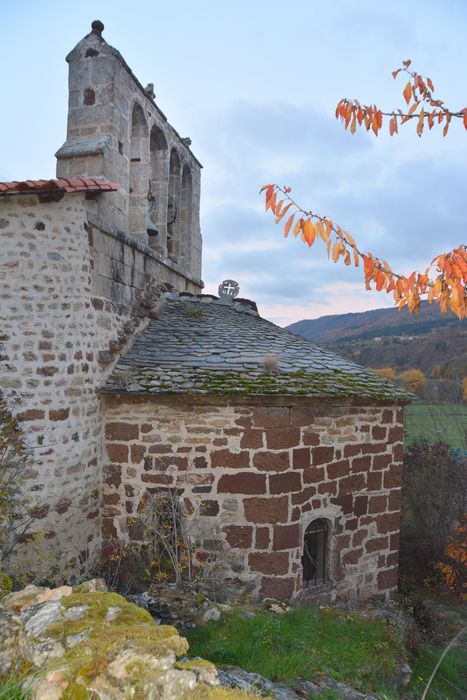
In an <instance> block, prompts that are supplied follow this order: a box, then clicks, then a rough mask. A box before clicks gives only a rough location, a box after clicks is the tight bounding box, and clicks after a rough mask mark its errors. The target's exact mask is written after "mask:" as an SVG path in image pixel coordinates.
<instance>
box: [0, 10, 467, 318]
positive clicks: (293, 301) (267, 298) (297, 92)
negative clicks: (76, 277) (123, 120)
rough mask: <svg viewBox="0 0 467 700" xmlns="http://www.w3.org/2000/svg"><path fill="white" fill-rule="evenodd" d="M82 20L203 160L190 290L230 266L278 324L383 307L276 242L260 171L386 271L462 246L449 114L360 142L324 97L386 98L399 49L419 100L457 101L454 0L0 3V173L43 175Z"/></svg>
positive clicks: (213, 289)
mask: <svg viewBox="0 0 467 700" xmlns="http://www.w3.org/2000/svg"><path fill="white" fill-rule="evenodd" d="M94 19H100V20H101V21H102V22H103V23H104V25H105V30H104V32H103V36H104V38H105V39H106V41H107V42H108V43H109V44H111V45H112V46H115V47H116V48H117V49H118V50H119V51H120V52H121V53H122V55H123V56H124V58H125V59H126V61H127V63H128V64H129V65H130V67H131V68H132V70H133V72H134V73H135V75H136V76H137V77H138V78H139V80H140V82H141V83H142V84H143V85H145V84H147V83H149V82H152V83H154V85H155V92H156V102H157V104H158V105H159V107H160V108H161V109H162V110H163V112H164V113H165V114H166V115H167V117H168V119H169V121H170V123H171V124H172V125H173V126H174V127H175V128H176V129H177V131H178V132H179V133H180V134H181V135H182V136H189V137H190V138H191V139H192V147H191V148H192V150H193V152H194V153H195V155H196V156H197V157H198V158H199V160H200V161H201V162H202V163H203V166H204V169H203V171H202V194H201V229H202V235H203V279H204V281H205V285H206V287H205V291H207V292H209V293H217V287H218V285H219V283H220V282H221V281H222V280H223V279H226V278H232V279H235V280H237V281H238V282H239V284H240V295H241V296H242V297H248V298H250V299H254V300H255V301H256V302H257V304H258V307H259V310H260V313H261V315H262V316H264V317H266V318H268V319H270V320H271V321H274V322H276V323H278V324H280V325H286V324H288V323H292V322H294V321H297V320H300V319H304V318H318V317H320V316H323V315H327V314H336V313H347V312H356V311H365V310H368V309H374V308H381V307H383V306H391V305H392V303H391V298H390V297H388V296H387V295H386V294H381V293H379V294H378V293H377V292H367V291H365V287H364V283H363V280H362V273H361V270H354V269H351V268H347V267H345V266H344V265H343V264H342V263H341V264H338V265H334V264H333V263H332V262H330V261H328V259H327V256H326V252H325V249H324V247H323V246H319V245H316V246H315V247H313V248H312V249H311V250H309V249H308V248H307V247H306V246H305V245H304V244H303V243H301V242H300V241H298V240H294V239H293V237H290V238H288V239H287V240H286V239H284V238H283V236H282V234H281V230H280V228H279V227H277V226H275V224H274V222H273V219H272V217H271V215H270V213H266V212H265V211H264V201H263V200H262V199H261V197H260V196H259V194H258V191H259V189H260V187H261V185H263V184H269V183H272V182H277V183H279V184H281V185H286V186H290V187H292V190H293V195H294V197H295V199H296V200H297V201H298V202H300V203H301V204H302V205H303V206H304V207H305V208H307V209H313V211H316V212H317V213H320V214H322V215H329V216H330V217H331V218H332V219H333V220H334V221H335V222H337V223H339V224H340V225H341V226H342V227H343V228H345V229H346V230H348V231H349V232H350V233H351V234H352V235H353V237H354V238H355V239H356V240H357V242H358V244H359V246H360V248H361V249H363V250H369V251H371V252H373V253H374V254H375V255H378V256H379V257H382V258H383V259H385V260H387V261H388V262H389V264H390V265H391V267H392V268H393V269H394V270H397V271H400V272H403V273H409V272H411V271H412V270H413V269H419V270H423V269H425V267H426V264H427V263H428V262H429V261H431V259H432V258H433V257H434V255H435V254H436V253H439V252H442V251H447V250H449V249H451V248H453V247H454V246H456V245H459V244H460V243H465V241H466V236H465V214H466V206H467V204H466V202H467V197H466V183H467V151H466V142H467V139H466V133H467V132H465V131H464V129H463V127H462V125H461V124H454V125H453V126H452V128H451V131H450V133H449V134H448V136H447V137H446V138H445V139H443V137H442V135H441V131H440V130H435V129H434V130H433V131H432V132H427V133H425V134H424V135H423V137H422V138H421V139H419V138H418V137H417V135H416V133H415V125H414V126H412V125H407V126H406V127H405V128H403V129H402V130H401V132H400V133H399V136H397V137H393V138H392V139H391V138H390V137H389V135H388V134H387V133H386V132H385V133H383V134H381V135H380V136H378V138H377V139H376V138H375V137H374V136H373V135H372V134H368V133H366V132H357V134H355V135H354V136H352V135H351V134H350V133H346V132H345V131H344V129H343V127H342V126H341V124H340V122H338V121H337V120H336V119H335V116H334V112H335V107H336V104H337V102H338V101H339V100H340V99H341V98H342V97H348V98H357V99H359V100H360V101H361V102H363V103H376V104H377V105H378V106H380V107H381V108H385V109H392V108H394V107H399V106H402V103H403V98H402V94H401V93H402V89H403V87H404V84H405V81H403V80H397V81H394V80H393V79H392V77H391V71H392V70H394V69H395V68H397V67H398V66H399V65H400V64H401V62H402V60H403V59H407V58H411V59H412V67H413V68H414V70H416V71H417V72H419V73H421V74H423V75H429V76H430V77H431V79H432V80H433V83H434V85H435V88H436V92H435V96H438V97H439V99H443V100H444V101H445V103H446V105H447V106H449V107H451V108H452V109H456V110H457V109H461V108H463V107H465V106H466V103H467V95H465V75H466V73H467V42H466V41H465V36H466V31H467V2H465V0H445V1H444V2H443V3H440V2H439V1H437V0H436V1H435V0H424V1H420V2H419V1H417V0H405V1H398V0H393V1H392V2H391V3H375V2H374V0H371V1H369V2H367V1H366V0H355V1H354V2H348V1H347V2H345V1H342V0H328V1H327V2H326V3H324V2H316V1H315V0H288V2H287V3H285V2H278V1H277V0H248V1H247V0H236V1H235V2H225V1H224V0H196V2H193V0H171V2H170V3H168V2H163V3H162V2H157V0H147V1H146V0H141V1H139V0H134V1H133V2H132V3H127V2H125V3H123V2H118V1H116V0H112V1H109V0H100V1H99V3H96V2H91V1H90V0H80V2H79V3H63V2H54V1H52V0H41V1H40V2H37V0H36V1H33V0H22V2H20V3H13V2H11V1H10V0H0V56H1V58H2V61H1V65H2V69H3V70H2V109H0V180H21V179H26V178H50V177H54V176H55V158H54V153H55V151H56V150H57V149H58V148H59V147H60V146H61V145H62V143H63V142H64V141H65V134H66V114H67V64H66V62H65V56H66V54H67V53H68V52H69V51H70V50H71V49H72V48H73V47H74V46H75V44H76V43H77V42H78V41H79V40H80V39H81V38H82V37H83V36H84V35H85V34H87V33H88V32H89V31H90V25H91V22H92V20H94Z"/></svg>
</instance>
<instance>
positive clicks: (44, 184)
mask: <svg viewBox="0 0 467 700" xmlns="http://www.w3.org/2000/svg"><path fill="white" fill-rule="evenodd" d="M119 187H120V185H117V184H116V183H115V182H108V181H107V180H104V179H100V178H95V177H87V178H84V177H75V178H66V177H61V178H58V179H54V180H24V181H23V182H18V181H16V180H15V181H13V182H0V195H2V194H34V193H37V194H43V193H45V192H57V191H61V192H114V191H115V190H118V189H119Z"/></svg>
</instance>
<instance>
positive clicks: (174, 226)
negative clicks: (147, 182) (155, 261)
mask: <svg viewBox="0 0 467 700" xmlns="http://www.w3.org/2000/svg"><path fill="white" fill-rule="evenodd" d="M180 171H181V163H180V158H179V156H178V153H177V151H176V150H175V148H172V150H171V152H170V164H169V196H168V199H167V255H168V256H169V258H171V260H174V261H175V262H177V261H178V259H179V257H180V252H181V251H180V225H181V211H180V210H181V206H180V195H181V193H180V190H181V172H180Z"/></svg>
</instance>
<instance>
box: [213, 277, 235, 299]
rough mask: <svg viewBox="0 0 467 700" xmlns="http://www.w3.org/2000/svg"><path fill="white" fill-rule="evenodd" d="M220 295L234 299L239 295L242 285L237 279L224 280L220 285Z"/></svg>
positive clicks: (222, 297) (223, 297)
mask: <svg viewBox="0 0 467 700" xmlns="http://www.w3.org/2000/svg"><path fill="white" fill-rule="evenodd" d="M218 291H219V297H220V298H221V299H225V300H233V299H235V297H237V296H238V293H239V291H240V286H239V284H238V282H235V280H224V281H223V282H221V283H220V285H219V290H218Z"/></svg>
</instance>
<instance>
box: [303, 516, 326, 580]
mask: <svg viewBox="0 0 467 700" xmlns="http://www.w3.org/2000/svg"><path fill="white" fill-rule="evenodd" d="M328 549H329V528H328V523H327V522H326V520H324V519H323V518H317V519H316V520H313V521H312V522H311V523H310V524H309V525H308V527H307V529H306V531H305V537H304V541H303V556H302V565H303V585H304V586H317V585H319V584H320V583H325V582H326V581H327V580H328Z"/></svg>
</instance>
